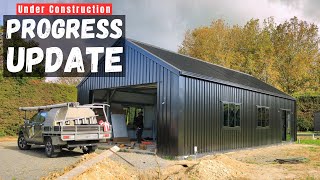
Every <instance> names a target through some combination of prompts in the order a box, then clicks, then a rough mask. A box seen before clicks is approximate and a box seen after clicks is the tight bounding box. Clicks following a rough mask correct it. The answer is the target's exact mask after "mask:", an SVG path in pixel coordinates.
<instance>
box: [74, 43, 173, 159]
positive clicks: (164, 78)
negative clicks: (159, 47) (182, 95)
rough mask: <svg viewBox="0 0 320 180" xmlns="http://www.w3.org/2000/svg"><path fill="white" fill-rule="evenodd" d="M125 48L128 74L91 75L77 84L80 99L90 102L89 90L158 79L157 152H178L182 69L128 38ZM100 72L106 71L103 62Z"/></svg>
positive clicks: (139, 83)
mask: <svg viewBox="0 0 320 180" xmlns="http://www.w3.org/2000/svg"><path fill="white" fill-rule="evenodd" d="M125 52H126V68H125V77H114V76H110V77H107V76H106V77H103V76H102V75H101V74H99V75H95V76H94V75H93V74H92V75H90V76H89V77H88V78H87V79H86V80H84V81H83V82H82V83H80V84H79V85H78V101H79V102H80V103H81V104H84V103H89V91H90V90H95V89H106V88H116V87H126V86H133V85H141V84H150V83H156V84H157V104H156V106H157V117H158V118H157V126H158V131H157V132H158V134H157V146H158V153H159V154H163V155H173V156H176V155H178V147H177V144H178V143H177V141H178V138H177V136H178V122H177V120H178V108H179V106H177V104H178V94H179V92H178V90H179V89H178V88H179V72H178V71H177V70H176V69H174V68H172V67H171V66H169V65H167V64H165V63H164V62H162V61H161V60H159V59H157V58H156V57H155V56H153V55H151V54H149V53H147V52H146V51H145V50H143V49H141V48H139V47H138V46H135V45H134V44H132V43H130V42H126V46H125ZM99 72H100V73H104V66H103V65H101V66H100V65H99Z"/></svg>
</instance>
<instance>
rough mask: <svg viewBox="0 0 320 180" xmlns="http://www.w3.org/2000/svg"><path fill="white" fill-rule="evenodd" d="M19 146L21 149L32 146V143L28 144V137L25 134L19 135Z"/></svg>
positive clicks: (27, 148)
mask: <svg viewBox="0 0 320 180" xmlns="http://www.w3.org/2000/svg"><path fill="white" fill-rule="evenodd" d="M18 147H19V149H21V150H29V149H30V148H31V145H28V144H27V141H26V138H24V135H23V134H20V135H19V138H18Z"/></svg>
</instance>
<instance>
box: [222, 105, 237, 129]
mask: <svg viewBox="0 0 320 180" xmlns="http://www.w3.org/2000/svg"><path fill="white" fill-rule="evenodd" d="M223 126H228V127H236V126H240V105H239V104H236V103H223Z"/></svg>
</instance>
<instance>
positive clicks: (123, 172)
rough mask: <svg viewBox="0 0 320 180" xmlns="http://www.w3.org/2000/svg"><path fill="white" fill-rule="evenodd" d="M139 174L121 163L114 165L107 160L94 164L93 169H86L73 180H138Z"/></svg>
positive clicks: (114, 163) (113, 162)
mask: <svg viewBox="0 0 320 180" xmlns="http://www.w3.org/2000/svg"><path fill="white" fill-rule="evenodd" d="M138 177H139V173H138V172H137V171H136V170H134V168H131V167H129V166H126V165H124V164H121V163H116V162H115V161H112V160H110V159H109V158H107V159H105V160H103V161H102V162H100V163H98V164H96V165H95V166H94V167H92V168H90V169H88V170H87V171H86V172H84V173H82V174H81V175H80V176H78V177H75V178H74V180H88V179H95V180H99V179H123V180H127V179H139V178H138Z"/></svg>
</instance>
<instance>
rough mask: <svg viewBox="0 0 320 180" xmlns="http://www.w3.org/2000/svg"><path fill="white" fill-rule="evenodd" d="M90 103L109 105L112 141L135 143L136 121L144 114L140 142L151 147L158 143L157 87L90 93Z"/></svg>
mask: <svg viewBox="0 0 320 180" xmlns="http://www.w3.org/2000/svg"><path fill="white" fill-rule="evenodd" d="M91 94H92V96H91V97H90V99H91V102H92V103H93V102H95V103H98V102H99V103H108V104H110V108H108V109H107V114H108V115H109V117H108V119H111V124H112V126H113V140H114V141H125V138H127V139H128V140H127V141H136V140H137V136H136V126H135V124H134V120H135V117H137V116H138V113H139V112H143V116H144V118H143V124H144V129H143V133H142V139H143V140H145V142H147V141H149V142H150V141H151V142H153V143H154V144H155V143H156V140H157V85H156V84H144V85H139V86H126V87H117V88H112V89H99V90H93V91H92V93H91Z"/></svg>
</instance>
